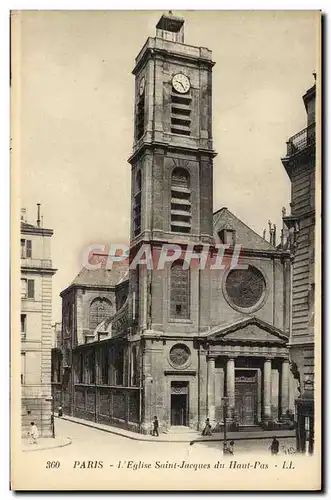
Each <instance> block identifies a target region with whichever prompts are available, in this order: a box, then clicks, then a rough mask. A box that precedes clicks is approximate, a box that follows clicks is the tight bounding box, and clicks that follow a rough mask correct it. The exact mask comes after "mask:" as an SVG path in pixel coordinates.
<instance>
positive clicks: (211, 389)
mask: <svg viewBox="0 0 331 500" xmlns="http://www.w3.org/2000/svg"><path fill="white" fill-rule="evenodd" d="M207 391H208V417H209V419H210V420H211V421H212V420H215V358H208V359H207Z"/></svg>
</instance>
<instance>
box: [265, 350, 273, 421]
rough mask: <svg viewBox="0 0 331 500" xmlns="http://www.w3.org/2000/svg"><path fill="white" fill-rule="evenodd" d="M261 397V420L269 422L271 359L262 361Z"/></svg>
mask: <svg viewBox="0 0 331 500" xmlns="http://www.w3.org/2000/svg"><path fill="white" fill-rule="evenodd" d="M263 395H264V405H263V418H264V420H271V359H266V360H265V361H264V384H263Z"/></svg>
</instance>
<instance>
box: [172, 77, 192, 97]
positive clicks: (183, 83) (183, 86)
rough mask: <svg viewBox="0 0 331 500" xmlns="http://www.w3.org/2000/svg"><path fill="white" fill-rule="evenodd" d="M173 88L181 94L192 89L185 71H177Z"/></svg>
mask: <svg viewBox="0 0 331 500" xmlns="http://www.w3.org/2000/svg"><path fill="white" fill-rule="evenodd" d="M172 86H173V88H174V89H175V90H176V91H177V92H179V93H180V94H186V93H187V92H188V91H189V90H190V86H191V84H190V80H189V79H188V78H187V76H186V75H183V73H177V74H176V75H174V76H173V78H172Z"/></svg>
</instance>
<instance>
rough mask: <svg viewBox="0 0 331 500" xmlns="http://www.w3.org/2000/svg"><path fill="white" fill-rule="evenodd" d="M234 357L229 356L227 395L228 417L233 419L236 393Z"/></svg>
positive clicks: (227, 364)
mask: <svg viewBox="0 0 331 500" xmlns="http://www.w3.org/2000/svg"><path fill="white" fill-rule="evenodd" d="M234 382H235V374H234V359H233V358H229V359H228V360H227V363H226V395H227V397H228V418H229V419H232V418H233V414H234V405H235V393H234Z"/></svg>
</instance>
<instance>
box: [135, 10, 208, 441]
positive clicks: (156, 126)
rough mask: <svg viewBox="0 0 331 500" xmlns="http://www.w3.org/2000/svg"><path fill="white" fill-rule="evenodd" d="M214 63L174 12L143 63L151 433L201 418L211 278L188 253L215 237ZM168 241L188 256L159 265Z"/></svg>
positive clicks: (141, 298)
mask: <svg viewBox="0 0 331 500" xmlns="http://www.w3.org/2000/svg"><path fill="white" fill-rule="evenodd" d="M213 66H214V63H213V61H212V58H211V51H210V50H208V49H206V48H204V47H195V46H192V45H187V44H186V43H184V19H182V18H180V17H177V16H174V15H173V14H172V13H171V12H170V13H169V14H165V15H162V16H161V18H160V20H159V21H158V23H157V25H156V36H155V37H154V38H148V39H147V41H146V43H145V44H144V46H143V47H142V49H141V51H140V52H139V54H138V56H137V57H136V60H135V67H134V69H133V75H134V77H135V111H134V141H133V153H132V156H131V157H130V158H129V163H130V164H131V172H132V184H131V186H132V192H131V240H130V250H131V256H132V257H134V256H136V257H137V253H138V255H139V254H140V255H141V251H142V250H143V248H146V247H147V248H149V249H150V255H151V256H152V268H151V267H149V266H148V265H146V264H143V263H141V264H139V265H138V266H136V265H132V266H131V269H130V285H129V286H130V293H129V297H130V298H131V301H132V306H131V308H130V309H131V311H132V315H133V318H132V319H133V321H132V325H133V328H132V335H131V337H130V341H131V345H132V346H133V345H134V344H139V346H140V347H139V352H141V353H142V354H141V375H142V379H141V383H142V388H143V396H142V401H143V405H142V429H143V431H144V432H148V429H149V428H150V426H151V422H152V418H153V415H157V416H158V417H159V419H160V425H161V427H169V426H170V425H173V424H174V423H175V424H176V422H177V424H178V422H179V420H180V422H181V424H182V425H191V426H196V425H197V422H198V420H199V415H200V414H199V412H198V410H197V408H198V407H199V404H198V402H197V400H196V396H194V395H196V394H198V392H199V390H198V384H199V383H200V382H199V380H200V379H199V376H200V375H199V376H198V375H196V374H197V373H198V372H199V370H198V352H197V347H196V343H195V339H196V338H197V337H198V336H199V334H200V332H203V331H206V328H207V327H208V324H209V314H210V310H211V307H210V293H209V286H210V275H209V274H208V270H207V271H205V270H199V269H198V268H197V266H195V267H193V266H192V267H189V268H185V266H183V260H182V257H183V251H184V252H185V251H186V250H187V248H188V247H190V248H191V249H192V248H193V251H194V252H196V251H198V249H201V248H203V245H204V244H212V243H213V158H214V156H215V154H216V153H215V152H214V150H213V139H212V68H213ZM164 244H173V245H177V249H179V257H176V260H175V259H174V260H173V261H172V262H170V261H168V262H165V264H164V266H161V267H159V266H158V267H156V265H159V263H160V256H161V254H162V252H164ZM145 257H147V256H146V254H144V258H145ZM146 261H147V258H146ZM136 262H137V260H136ZM135 264H136V263H135ZM189 366H190V367H191V372H185V370H187V369H188V367H189ZM192 367H194V369H193V368H192ZM192 370H193V371H192ZM184 372H185V374H184V378H183V379H181V380H179V377H180V376H181V374H183V373H184ZM190 391H191V394H192V399H190V397H189V393H190ZM189 400H190V402H189ZM201 405H202V406H201V408H203V403H202V402H201ZM189 407H190V409H189ZM178 419H179V420H178Z"/></svg>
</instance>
